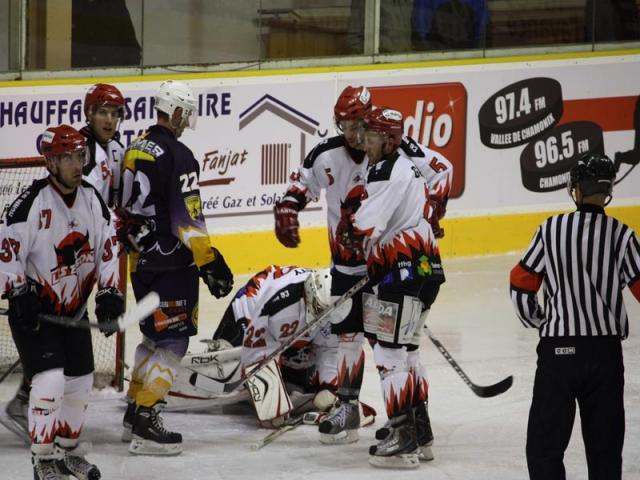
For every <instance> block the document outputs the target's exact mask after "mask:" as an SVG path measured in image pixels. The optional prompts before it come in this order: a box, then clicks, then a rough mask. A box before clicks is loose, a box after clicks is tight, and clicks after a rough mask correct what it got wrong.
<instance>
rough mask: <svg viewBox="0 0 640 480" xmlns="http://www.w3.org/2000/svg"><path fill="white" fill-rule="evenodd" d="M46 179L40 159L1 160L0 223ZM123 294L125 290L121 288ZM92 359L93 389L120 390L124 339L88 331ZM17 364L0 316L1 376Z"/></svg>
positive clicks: (0, 305)
mask: <svg viewBox="0 0 640 480" xmlns="http://www.w3.org/2000/svg"><path fill="white" fill-rule="evenodd" d="M46 176H47V170H46V168H45V167H44V159H43V158H42V157H32V158H17V159H10V160H8V159H3V160H0V222H4V218H5V216H6V213H7V211H8V210H9V207H10V206H11V203H13V201H14V200H15V199H16V197H17V196H18V195H20V194H21V193H22V192H23V191H24V190H25V189H27V188H28V187H29V186H30V185H31V184H32V183H33V181H34V180H37V179H40V178H44V177H46ZM120 272H121V287H122V286H123V285H126V258H125V257H124V256H122V257H121V260H120ZM122 291H123V292H124V291H125V290H124V288H122ZM94 306H95V303H94V300H93V296H92V297H91V298H90V299H89V304H88V308H87V311H88V312H89V314H90V315H92V314H93V312H94ZM7 308H8V302H7V300H5V299H1V300H0V312H6V309H7ZM91 336H92V341H93V358H94V362H95V380H94V386H95V387H96V388H104V387H107V386H113V387H115V388H117V389H118V390H122V386H123V385H122V384H123V373H124V335H123V334H117V335H112V336H110V337H109V338H106V337H105V336H104V335H103V334H102V333H100V332H99V331H98V330H92V331H91ZM17 360H18V352H17V350H16V348H15V345H14V343H13V338H12V337H11V330H10V329H9V322H8V320H7V316H6V314H3V315H0V375H1V374H2V373H4V372H6V371H7V370H8V369H9V368H10V367H11V366H12V365H13V364H14V363H15V362H16V361H17Z"/></svg>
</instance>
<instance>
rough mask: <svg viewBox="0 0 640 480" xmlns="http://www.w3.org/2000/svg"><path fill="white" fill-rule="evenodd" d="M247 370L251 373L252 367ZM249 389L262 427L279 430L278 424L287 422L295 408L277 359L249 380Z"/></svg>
mask: <svg viewBox="0 0 640 480" xmlns="http://www.w3.org/2000/svg"><path fill="white" fill-rule="evenodd" d="M246 370H247V373H248V372H250V371H251V366H249V367H248V368H247V369H246ZM247 387H248V389H249V393H250V394H251V400H252V401H253V406H254V407H255V409H256V416H257V417H258V421H259V422H260V423H261V425H263V426H264V425H265V424H267V425H271V426H272V427H276V428H277V426H279V425H278V423H280V424H282V423H281V422H282V421H283V420H286V417H287V415H288V414H289V412H290V411H291V409H292V408H293V406H292V404H291V399H290V398H289V394H288V393H287V389H286V388H285V386H284V382H283V380H282V375H281V374H280V367H278V364H277V362H276V360H275V359H274V360H273V361H271V362H270V363H268V364H267V365H265V366H264V367H263V368H262V369H260V371H259V372H257V373H256V374H255V375H254V376H253V377H252V378H250V379H249V380H247Z"/></svg>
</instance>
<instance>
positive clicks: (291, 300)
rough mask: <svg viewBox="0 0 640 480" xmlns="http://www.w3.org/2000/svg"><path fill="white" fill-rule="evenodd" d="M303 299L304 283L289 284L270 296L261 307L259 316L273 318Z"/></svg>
mask: <svg viewBox="0 0 640 480" xmlns="http://www.w3.org/2000/svg"><path fill="white" fill-rule="evenodd" d="M302 297H304V282H298V283H290V284H289V285H287V286H285V287H284V288H281V289H280V290H278V291H277V292H276V293H274V294H273V295H272V297H271V298H270V299H269V301H268V302H267V303H266V304H265V305H264V307H262V311H261V312H260V315H269V316H273V315H275V314H276V313H278V312H279V311H281V310H284V309H285V308H287V307H288V306H290V305H294V304H295V303H297V302H298V301H299V300H300V299H301V298H302Z"/></svg>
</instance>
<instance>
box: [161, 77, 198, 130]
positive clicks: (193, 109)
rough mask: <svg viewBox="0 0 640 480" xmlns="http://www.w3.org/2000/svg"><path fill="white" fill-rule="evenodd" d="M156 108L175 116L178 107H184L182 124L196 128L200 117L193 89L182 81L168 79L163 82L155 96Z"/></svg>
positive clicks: (170, 117) (171, 116)
mask: <svg viewBox="0 0 640 480" xmlns="http://www.w3.org/2000/svg"><path fill="white" fill-rule="evenodd" d="M155 101H156V103H155V109H156V110H158V111H160V112H164V113H166V114H167V115H169V119H172V118H173V112H175V111H176V108H181V109H182V122H181V126H182V127H183V128H184V127H187V126H188V127H189V128H191V129H192V130H193V129H195V128H196V121H197V119H198V102H197V100H196V97H195V96H194V95H193V92H192V91H191V89H190V88H189V87H188V86H187V85H186V84H185V83H182V82H177V81H175V80H167V81H166V82H162V84H161V85H160V88H159V89H158V92H157V93H156V96H155Z"/></svg>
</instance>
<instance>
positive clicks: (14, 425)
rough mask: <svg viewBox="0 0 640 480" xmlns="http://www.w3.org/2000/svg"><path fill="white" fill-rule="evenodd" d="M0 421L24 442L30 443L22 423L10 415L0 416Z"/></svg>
mask: <svg viewBox="0 0 640 480" xmlns="http://www.w3.org/2000/svg"><path fill="white" fill-rule="evenodd" d="M0 423H1V424H2V425H3V426H4V427H5V428H6V429H7V430H9V431H10V432H12V433H14V434H15V435H17V436H18V437H19V438H20V440H22V441H23V442H24V443H25V444H27V445H31V438H30V437H29V434H28V433H27V431H26V430H25V429H23V428H22V425H21V424H20V423H19V422H17V421H15V420H13V419H12V418H11V417H4V416H0Z"/></svg>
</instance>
